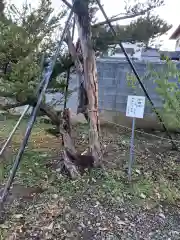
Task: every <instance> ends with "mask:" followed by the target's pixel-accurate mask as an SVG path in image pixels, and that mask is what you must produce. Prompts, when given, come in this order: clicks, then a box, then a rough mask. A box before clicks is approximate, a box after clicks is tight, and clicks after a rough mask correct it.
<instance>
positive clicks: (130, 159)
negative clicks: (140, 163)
mask: <svg viewBox="0 0 180 240" xmlns="http://www.w3.org/2000/svg"><path fill="white" fill-rule="evenodd" d="M135 122H136V119H135V118H133V119H132V133H131V143H130V157H129V167H128V179H129V181H131V176H132V164H133V160H134V130H135Z"/></svg>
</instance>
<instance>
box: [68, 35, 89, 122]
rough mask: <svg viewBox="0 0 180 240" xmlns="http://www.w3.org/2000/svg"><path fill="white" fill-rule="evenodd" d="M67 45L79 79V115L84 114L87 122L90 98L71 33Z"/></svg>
mask: <svg viewBox="0 0 180 240" xmlns="http://www.w3.org/2000/svg"><path fill="white" fill-rule="evenodd" d="M67 45H68V49H69V53H70V54H71V57H72V59H73V61H74V64H75V68H76V73H77V75H78V79H79V99H78V100H79V101H78V108H77V114H78V113H82V114H84V116H85V118H86V120H87V121H88V116H87V106H88V98H87V93H86V89H85V81H84V69H83V66H82V63H81V61H80V60H79V57H78V54H77V52H76V48H75V46H74V44H73V41H72V38H71V35H70V32H69V31H68V33H67Z"/></svg>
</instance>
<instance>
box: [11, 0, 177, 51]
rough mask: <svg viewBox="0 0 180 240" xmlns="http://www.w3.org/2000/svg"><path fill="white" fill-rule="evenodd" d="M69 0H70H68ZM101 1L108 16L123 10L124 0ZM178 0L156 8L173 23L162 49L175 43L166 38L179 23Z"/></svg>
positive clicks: (57, 4) (18, 0) (32, 0)
mask: <svg viewBox="0 0 180 240" xmlns="http://www.w3.org/2000/svg"><path fill="white" fill-rule="evenodd" d="M24 1H25V0H15V1H13V0H11V2H14V3H15V4H16V5H17V7H20V6H21V4H22V3H23V2H24ZM28 2H30V3H31V4H32V6H36V5H37V4H38V0H28ZM69 2H71V0H70V1H69ZM101 3H102V4H103V5H104V9H105V11H106V13H107V15H108V16H109V17H111V16H113V15H117V14H118V13H122V12H123V6H124V4H123V3H124V0H101ZM52 4H53V7H54V9H55V11H58V10H59V8H60V5H61V4H62V2H61V0H52ZM179 11H180V0H171V1H170V0H165V6H164V7H161V8H159V9H158V10H156V13H157V14H159V15H160V17H161V18H163V19H164V20H166V21H167V22H168V23H169V24H172V25H173V28H172V29H171V30H170V31H169V32H168V34H167V35H166V36H163V49H164V50H167V49H168V50H174V47H175V45H174V44H175V43H174V41H172V40H168V39H169V36H170V35H171V34H172V32H173V31H174V30H175V29H176V28H177V27H178V25H179V24H180V13H179ZM98 19H99V20H100V21H101V20H104V18H103V16H102V15H101V13H100V12H99V14H98ZM120 23H122V25H124V24H126V23H127V21H121V22H120Z"/></svg>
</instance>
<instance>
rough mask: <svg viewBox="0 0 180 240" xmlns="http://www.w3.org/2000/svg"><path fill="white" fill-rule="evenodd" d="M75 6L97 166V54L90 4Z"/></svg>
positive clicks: (76, 0) (77, 0)
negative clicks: (92, 30) (93, 39)
mask: <svg viewBox="0 0 180 240" xmlns="http://www.w3.org/2000/svg"><path fill="white" fill-rule="evenodd" d="M73 2H74V4H75V8H74V11H75V19H76V24H77V28H78V35H79V39H80V42H81V48H82V54H83V63H84V80H85V84H84V86H85V90H86V93H87V97H88V117H89V125H90V130H89V148H90V152H91V154H92V156H93V157H94V161H95V165H96V166H98V165H100V162H101V159H102V153H101V147H100V143H99V132H100V127H99V116H98V83H97V67H96V59H95V52H94V50H93V47H92V43H91V35H92V34H91V26H90V18H89V12H88V2H89V1H87V0H86V1H85V0H73Z"/></svg>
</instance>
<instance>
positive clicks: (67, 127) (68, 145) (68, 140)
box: [60, 109, 80, 179]
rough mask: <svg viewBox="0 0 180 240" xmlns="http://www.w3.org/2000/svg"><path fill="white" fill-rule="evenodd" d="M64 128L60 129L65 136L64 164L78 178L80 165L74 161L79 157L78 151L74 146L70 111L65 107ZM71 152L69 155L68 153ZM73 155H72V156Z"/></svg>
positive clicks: (72, 176) (73, 176) (74, 177)
mask: <svg viewBox="0 0 180 240" xmlns="http://www.w3.org/2000/svg"><path fill="white" fill-rule="evenodd" d="M62 128H63V129H60V132H61V134H62V137H63V145H64V150H63V164H64V166H65V169H66V171H68V173H69V174H70V176H71V178H72V179H76V178H78V177H79V176H80V174H79V171H78V166H76V165H75V164H74V162H73V161H72V158H73V159H77V151H76V149H75V147H74V143H73V141H72V137H71V124H70V113H69V109H65V110H64V112H63V124H62ZM69 152H70V153H71V155H69V154H68V153H69ZM71 156H72V157H71Z"/></svg>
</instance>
